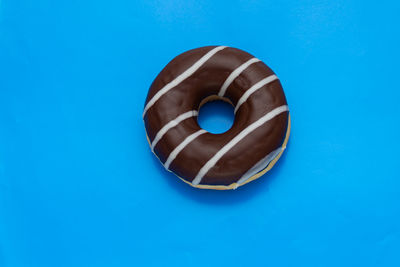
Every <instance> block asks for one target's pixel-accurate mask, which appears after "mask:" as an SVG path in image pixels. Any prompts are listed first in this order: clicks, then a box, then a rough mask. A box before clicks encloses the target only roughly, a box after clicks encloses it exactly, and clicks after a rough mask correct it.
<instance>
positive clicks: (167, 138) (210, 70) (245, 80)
mask: <svg viewBox="0 0 400 267" xmlns="http://www.w3.org/2000/svg"><path fill="white" fill-rule="evenodd" d="M213 48H215V47H214V46H209V47H201V48H197V49H193V50H190V51H187V52H185V53H183V54H181V55H179V56H177V57H176V58H174V59H173V60H172V61H171V62H170V63H169V64H168V65H167V66H166V67H165V68H164V69H163V70H162V71H161V72H160V74H159V75H158V76H157V77H156V79H155V80H154V82H153V83H152V85H151V87H150V90H149V93H148V96H147V99H146V104H147V103H148V101H149V100H150V99H151V98H152V97H153V96H154V95H155V94H156V93H157V92H158V91H159V90H161V89H162V88H163V87H164V86H165V85H166V84H168V83H169V82H171V81H172V80H174V79H175V78H176V77H177V76H178V75H180V74H181V73H183V72H184V71H185V70H187V69H188V68H190V66H192V65H193V64H194V63H195V62H196V61H197V60H199V59H200V58H201V57H202V56H204V55H205V54H206V53H207V52H209V51H210V50H211V49H213ZM251 58H253V56H252V55H250V54H248V53H246V52H244V51H242V50H239V49H236V48H230V47H228V48H225V49H223V50H222V51H219V52H218V53H216V54H215V55H214V56H212V57H211V58H210V59H209V60H208V61H206V62H205V63H204V65H202V66H201V67H200V68H199V69H198V70H197V71H196V72H194V73H193V74H192V75H191V76H189V77H188V78H187V79H185V80H184V81H182V82H181V83H179V84H178V85H177V86H175V87H174V88H173V89H171V90H170V91H168V92H167V93H166V94H165V95H163V96H162V97H161V98H160V99H159V100H158V101H156V102H155V103H154V105H152V106H151V107H150V108H149V109H148V111H147V112H146V114H145V116H144V122H145V127H146V132H147V136H148V138H149V140H150V142H152V141H153V139H154V137H155V135H156V134H157V132H158V131H159V130H160V129H161V128H162V127H163V126H164V125H166V124H167V123H168V122H170V121H171V120H173V119H175V118H176V117H177V116H179V115H180V114H183V113H185V112H187V111H190V110H198V109H199V105H200V103H201V102H202V100H204V99H205V98H207V97H210V96H213V95H217V94H218V92H219V90H220V88H221V86H222V84H223V83H224V81H225V80H226V78H227V77H228V76H229V75H230V74H231V73H232V72H233V71H234V70H235V69H236V68H238V67H239V66H240V65H242V64H243V63H244V62H246V61H247V60H249V59H251ZM272 74H274V73H273V71H272V70H271V69H270V68H269V67H268V66H266V65H265V64H264V63H263V62H261V61H260V62H256V63H254V64H252V65H250V66H249V67H248V68H246V69H245V70H244V71H243V72H241V73H240V75H239V76H238V77H237V78H236V79H235V80H234V81H233V82H232V83H231V84H230V86H229V87H228V88H227V91H226V93H225V95H224V97H226V98H227V99H228V100H229V101H230V102H231V103H232V104H233V105H234V106H235V105H236V103H237V101H238V100H239V99H240V97H241V96H242V95H243V94H244V93H245V92H246V90H247V89H249V88H250V87H251V86H252V85H254V84H255V83H257V82H259V81H260V80H262V79H264V78H266V77H268V76H270V75H272ZM282 105H286V98H285V95H284V92H283V89H282V86H281V84H280V81H279V80H275V81H273V82H271V83H269V84H266V85H265V86H263V87H262V88H260V89H259V90H257V91H255V92H254V93H253V94H251V95H250V97H249V98H248V99H247V100H246V101H245V102H244V103H243V104H242V105H241V106H240V108H239V109H238V111H237V112H236V114H235V120H234V123H233V125H232V127H231V129H229V130H228V131H227V132H225V133H222V134H211V133H205V134H203V135H200V136H199V137H198V138H196V139H195V140H194V141H192V142H191V143H189V144H188V145H187V146H186V147H185V148H184V149H183V150H182V151H181V152H180V153H179V154H178V155H177V157H176V158H175V159H174V160H173V161H172V163H171V165H170V167H169V169H170V170H171V171H172V172H174V173H175V174H177V175H178V176H179V177H181V178H183V179H185V180H186V181H188V182H192V180H193V179H194V177H195V176H196V174H197V173H198V172H199V170H200V169H201V167H202V166H204V164H205V163H206V162H207V161H208V160H209V159H210V158H211V157H212V156H213V155H215V153H217V152H218V151H219V150H220V149H221V148H222V147H223V146H224V145H225V144H227V143H228V142H229V141H230V140H231V139H232V138H234V137H235V136H236V135H237V134H239V133H240V132H241V131H243V129H244V128H246V127H247V126H249V125H250V124H251V123H253V122H255V121H256V120H258V119H259V118H260V117H262V116H263V115H265V114H266V113H268V112H269V111H271V110H272V109H274V108H276V107H279V106H282ZM287 125H288V112H284V113H281V114H279V115H278V116H276V117H275V118H273V119H272V120H270V121H268V122H267V123H265V124H263V125H262V126H261V127H259V128H257V129H256V130H255V131H253V132H251V133H250V134H249V135H248V136H246V137H245V138H244V139H243V140H241V141H240V142H239V143H238V144H236V145H235V146H234V147H233V148H232V149H231V150H229V151H228V152H227V153H226V154H225V155H224V156H223V157H222V158H221V159H220V160H219V161H218V162H217V163H216V165H215V166H213V167H212V168H211V169H210V170H209V171H208V172H207V174H206V175H205V176H204V178H203V179H202V181H201V184H204V185H230V184H232V183H235V182H237V181H238V179H239V178H240V177H241V176H242V175H243V174H244V173H245V172H246V171H247V170H249V169H250V168H251V167H252V166H254V164H256V163H257V162H258V161H260V160H261V159H262V158H264V157H265V156H266V155H267V154H268V153H270V152H271V151H273V150H275V149H277V148H279V147H280V146H281V145H282V142H283V140H284V138H285V134H286V130H287ZM200 129H201V128H200V126H199V124H198V122H197V117H191V118H188V119H186V120H184V121H182V122H181V123H179V124H178V125H177V126H175V127H173V128H172V129H170V130H169V131H168V132H167V133H166V134H165V135H164V136H163V137H162V139H161V140H160V141H159V142H158V143H157V145H156V146H155V148H154V153H155V154H156V155H157V156H158V158H159V159H160V161H161V162H163V163H165V161H166V160H167V158H168V156H169V155H170V153H171V152H172V151H173V150H174V148H176V147H177V146H178V145H179V144H180V143H181V142H182V141H183V140H184V139H185V138H186V137H188V136H189V135H190V134H193V133H195V132H196V131H198V130H200Z"/></svg>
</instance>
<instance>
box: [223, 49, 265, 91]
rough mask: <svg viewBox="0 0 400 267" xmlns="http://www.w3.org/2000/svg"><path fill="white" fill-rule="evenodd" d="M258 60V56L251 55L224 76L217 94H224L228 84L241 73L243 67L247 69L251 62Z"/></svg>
mask: <svg viewBox="0 0 400 267" xmlns="http://www.w3.org/2000/svg"><path fill="white" fill-rule="evenodd" d="M259 61H260V60H259V59H258V58H255V57H253V58H252V59H250V60H248V61H246V62H245V63H243V64H242V65H240V66H239V67H238V68H236V69H235V70H234V71H233V72H232V73H231V74H230V75H229V76H228V78H226V80H225V82H224V84H223V85H222V86H221V89H220V90H219V93H218V96H221V97H222V96H224V95H225V92H226V89H228V87H229V85H231V83H232V82H233V81H234V80H235V79H236V78H237V77H238V76H239V75H240V73H242V72H243V71H244V70H245V69H247V68H248V67H249V66H250V65H251V64H253V63H256V62H259Z"/></svg>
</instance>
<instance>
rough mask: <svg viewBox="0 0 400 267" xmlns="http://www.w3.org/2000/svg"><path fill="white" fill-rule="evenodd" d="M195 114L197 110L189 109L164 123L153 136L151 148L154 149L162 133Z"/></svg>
mask: <svg viewBox="0 0 400 267" xmlns="http://www.w3.org/2000/svg"><path fill="white" fill-rule="evenodd" d="M197 114H198V112H197V110H191V111H188V112H185V113H183V114H181V115H179V116H178V117H176V118H175V119H173V120H171V121H170V122H168V123H167V124H165V125H164V127H162V128H161V130H159V131H158V133H157V134H156V136H155V137H154V139H153V142H152V143H151V150H154V147H155V146H156V145H157V143H158V141H160V140H161V138H162V137H163V136H164V134H166V133H167V132H168V130H169V129H171V128H173V127H175V126H176V125H178V124H179V123H180V122H181V121H184V120H186V119H188V118H190V117H194V116H197Z"/></svg>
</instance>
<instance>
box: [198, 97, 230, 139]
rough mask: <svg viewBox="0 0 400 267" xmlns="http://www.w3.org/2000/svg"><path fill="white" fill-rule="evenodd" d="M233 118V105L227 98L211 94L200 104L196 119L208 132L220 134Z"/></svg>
mask: <svg viewBox="0 0 400 267" xmlns="http://www.w3.org/2000/svg"><path fill="white" fill-rule="evenodd" d="M234 119H235V113H234V107H233V105H232V104H231V102H230V101H229V100H228V99H227V98H222V97H219V96H215V95H213V96H209V97H208V98H206V99H204V100H203V101H202V102H201V104H200V108H199V116H198V118H197V121H198V123H199V125H200V127H201V128H203V129H204V130H206V131H208V132H210V133H213V134H221V133H224V132H226V131H228V130H229V129H230V128H231V127H232V125H233V121H234Z"/></svg>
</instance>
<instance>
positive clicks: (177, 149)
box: [164, 129, 207, 170]
mask: <svg viewBox="0 0 400 267" xmlns="http://www.w3.org/2000/svg"><path fill="white" fill-rule="evenodd" d="M206 132H207V131H206V130H203V129H201V130H198V131H197V132H195V133H193V134H191V135H189V136H188V137H186V138H185V140H183V141H182V143H180V144H179V145H178V146H177V147H175V149H174V150H173V151H172V152H171V154H169V156H168V159H167V160H166V161H165V163H164V167H165V168H166V169H167V170H168V168H169V165H170V164H171V162H172V161H173V160H174V159H175V158H176V156H178V154H179V152H181V151H182V149H184V148H185V147H186V146H187V145H188V144H189V143H190V142H192V141H193V140H194V139H196V138H197V137H198V136H200V135H202V134H204V133H206Z"/></svg>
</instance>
